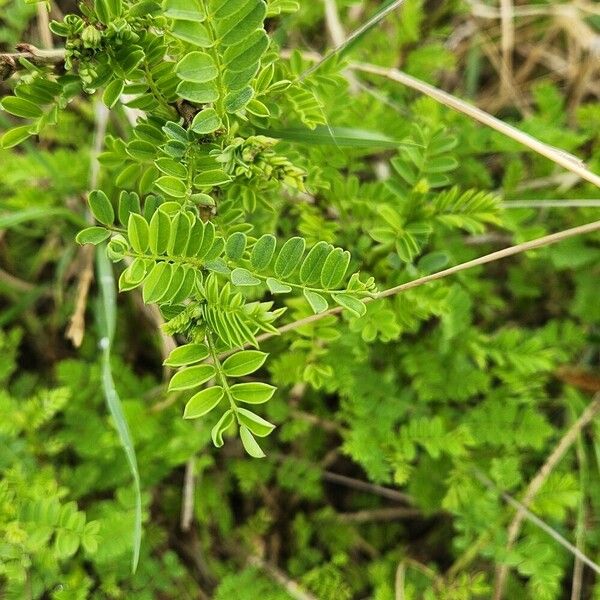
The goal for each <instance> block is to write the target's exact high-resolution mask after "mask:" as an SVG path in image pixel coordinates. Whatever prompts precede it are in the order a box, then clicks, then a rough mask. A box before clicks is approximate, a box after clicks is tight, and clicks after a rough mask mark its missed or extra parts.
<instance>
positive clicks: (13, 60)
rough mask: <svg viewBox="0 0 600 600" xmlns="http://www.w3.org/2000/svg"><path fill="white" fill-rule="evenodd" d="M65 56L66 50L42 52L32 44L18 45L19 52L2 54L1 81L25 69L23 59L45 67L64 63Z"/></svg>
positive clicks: (0, 58)
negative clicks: (22, 63)
mask: <svg viewBox="0 0 600 600" xmlns="http://www.w3.org/2000/svg"><path fill="white" fill-rule="evenodd" d="M65 56H66V54H65V49H64V48H57V49H56V50H40V49H39V48H36V47H35V46H33V45H32V44H18V45H17V52H0V81H4V80H5V79H8V78H9V77H10V76H11V75H13V73H15V72H16V71H18V70H19V69H22V68H23V66H22V65H21V62H20V61H21V59H25V60H28V61H29V62H31V63H33V64H34V65H36V66H37V67H45V66H52V65H59V64H61V63H63V62H64V60H65Z"/></svg>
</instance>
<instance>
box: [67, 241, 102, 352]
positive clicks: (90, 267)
mask: <svg viewBox="0 0 600 600" xmlns="http://www.w3.org/2000/svg"><path fill="white" fill-rule="evenodd" d="M94 251H95V248H94V246H91V245H86V246H83V248H80V249H79V253H80V254H79V255H80V257H81V263H82V266H81V269H80V271H79V275H78V281H77V294H76V298H75V309H74V310H73V314H72V315H71V320H70V321H69V326H68V327H67V331H66V332H65V337H66V338H67V339H68V340H71V343H72V344H73V346H75V348H79V347H80V346H81V343H82V342H83V335H84V333H85V309H86V307H87V299H88V294H89V291H90V286H91V285H92V281H93V280H94Z"/></svg>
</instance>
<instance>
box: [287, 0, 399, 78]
mask: <svg viewBox="0 0 600 600" xmlns="http://www.w3.org/2000/svg"><path fill="white" fill-rule="evenodd" d="M403 2H404V0H391V1H390V2H389V3H387V4H384V6H383V7H382V8H380V9H379V10H378V11H377V12H376V13H375V14H374V15H373V16H372V17H371V18H370V19H369V20H368V21H367V22H366V23H364V24H363V25H361V26H360V27H359V28H358V29H356V30H354V31H353V32H352V33H351V34H350V35H349V36H348V37H347V38H346V39H345V40H344V41H343V42H342V43H341V44H339V45H337V46H336V47H335V48H333V49H332V50H330V51H329V52H328V53H327V54H326V55H325V56H324V57H323V58H322V59H321V60H320V61H319V62H317V63H315V64H314V65H312V66H311V67H309V68H308V69H306V71H304V72H303V73H301V74H300V75H299V76H298V78H297V79H296V81H295V82H294V83H297V82H298V81H302V80H303V79H305V78H306V77H308V76H309V75H311V74H312V73H314V72H315V71H316V70H317V69H319V68H320V67H321V66H322V65H324V64H325V63H326V62H329V61H330V60H331V59H332V58H334V57H341V56H343V55H344V54H346V52H348V50H350V48H352V47H353V46H354V45H356V43H357V42H358V41H360V40H361V39H362V38H363V37H364V36H365V35H366V34H367V33H369V32H370V31H371V30H372V29H374V28H375V27H377V25H378V24H379V23H380V22H381V21H382V20H383V19H385V18H386V17H387V16H388V15H389V14H390V13H391V12H393V11H394V10H396V9H397V8H399V7H400V6H401V5H402V4H403Z"/></svg>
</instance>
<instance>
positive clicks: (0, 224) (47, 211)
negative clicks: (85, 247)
mask: <svg viewBox="0 0 600 600" xmlns="http://www.w3.org/2000/svg"><path fill="white" fill-rule="evenodd" d="M49 217H62V218H63V219H65V220H66V221H70V222H71V223H73V224H74V225H77V226H78V227H86V226H87V225H88V223H87V222H86V221H85V220H84V219H83V218H82V217H80V216H79V215H77V214H76V213H74V212H73V211H71V210H68V209H66V208H26V209H24V210H19V211H17V212H11V213H3V214H0V229H8V228H10V227H14V226H15V225H20V224H21V223H27V222H28V221H42V220H45V219H48V218H49Z"/></svg>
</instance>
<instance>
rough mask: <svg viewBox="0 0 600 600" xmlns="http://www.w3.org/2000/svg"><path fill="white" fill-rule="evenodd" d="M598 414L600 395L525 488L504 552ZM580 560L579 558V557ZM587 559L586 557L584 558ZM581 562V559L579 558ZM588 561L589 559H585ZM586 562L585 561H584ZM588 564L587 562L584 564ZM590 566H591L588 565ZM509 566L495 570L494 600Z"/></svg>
mask: <svg viewBox="0 0 600 600" xmlns="http://www.w3.org/2000/svg"><path fill="white" fill-rule="evenodd" d="M599 412H600V393H598V394H596V395H595V396H594V399H593V400H592V402H591V403H590V404H589V405H588V406H587V408H586V409H585V410H584V411H583V412H582V413H581V415H580V416H579V418H578V419H577V420H576V421H575V422H574V423H573V425H571V427H570V428H569V429H568V430H567V432H566V433H565V434H564V435H563V437H562V438H561V439H560V441H559V443H558V445H557V446H556V448H555V449H554V450H553V451H552V453H551V454H550V455H549V456H548V458H547V459H546V462H545V463H544V464H543V465H542V467H541V468H540V470H539V471H538V472H537V474H536V476H535V477H534V478H533V479H532V480H531V482H530V483H529V485H528V486H527V490H526V491H525V496H524V497H523V501H522V503H521V505H520V507H519V509H518V511H517V514H516V515H515V517H514V519H513V520H512V522H511V524H510V526H509V528H508V541H507V543H506V551H507V553H508V552H509V551H510V549H511V548H512V547H513V545H514V544H515V542H516V540H517V538H518V537H519V533H520V532H521V527H522V525H523V521H524V520H525V518H526V516H527V515H526V510H527V509H528V508H529V506H530V505H531V503H532V502H533V500H534V499H535V497H536V496H537V494H538V492H539V491H540V489H541V488H542V486H543V485H544V483H545V482H546V480H547V479H548V476H549V475H550V473H551V472H552V471H553V470H554V468H555V467H556V465H557V464H558V463H559V462H560V460H561V459H562V457H563V456H564V455H565V453H566V452H567V450H568V449H569V448H570V447H571V446H572V445H573V444H574V443H575V441H576V440H577V437H578V436H579V434H580V433H581V431H582V430H583V429H584V428H585V427H586V426H587V425H589V424H590V423H591V422H592V421H593V420H594V417H596V415H597V414H598V413H599ZM573 548H574V550H576V551H577V552H578V553H579V554H581V552H580V551H579V550H577V548H575V547H573ZM580 558H581V557H580ZM586 558H587V557H586ZM581 560H583V558H581ZM587 560H588V561H589V559H587ZM584 562H586V561H584ZM586 564H589V562H586ZM592 564H593V567H592V568H593V569H594V570H595V571H596V572H597V573H600V567H598V566H597V565H596V564H595V563H592ZM590 566H591V565H590ZM509 569H510V567H509V565H506V564H503V565H501V566H499V567H498V568H497V569H496V581H495V585H494V596H493V598H494V600H501V598H502V596H503V595H504V587H505V585H506V580H507V578H508V572H509Z"/></svg>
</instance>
